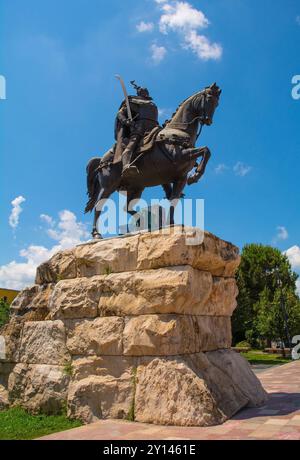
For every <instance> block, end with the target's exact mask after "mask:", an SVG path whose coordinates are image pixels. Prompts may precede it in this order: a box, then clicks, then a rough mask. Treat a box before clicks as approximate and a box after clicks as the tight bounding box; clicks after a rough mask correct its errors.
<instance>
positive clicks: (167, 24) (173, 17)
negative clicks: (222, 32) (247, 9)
mask: <svg viewBox="0 0 300 460" xmlns="http://www.w3.org/2000/svg"><path fill="white" fill-rule="evenodd" d="M156 3H158V4H159V7H160V9H161V11H162V14H161V17H160V19H159V30H160V32H161V33H163V34H165V35H166V34H168V33H169V32H177V33H179V35H180V36H181V37H182V39H183V48H185V49H190V50H191V51H192V52H193V53H195V54H196V55H197V57H198V58H199V59H203V60H208V59H220V57H221V56H222V53H223V49H222V46H221V45H220V44H218V43H212V42H211V41H210V40H209V39H208V38H207V37H206V36H205V35H203V34H199V33H198V31H199V30H203V29H206V28H207V27H208V26H209V24H210V22H209V20H208V18H207V17H206V16H205V14H204V13H203V12H202V11H201V10H199V9H196V8H194V7H193V6H192V5H191V4H190V3H188V2H185V1H174V2H171V1H158V0H156Z"/></svg>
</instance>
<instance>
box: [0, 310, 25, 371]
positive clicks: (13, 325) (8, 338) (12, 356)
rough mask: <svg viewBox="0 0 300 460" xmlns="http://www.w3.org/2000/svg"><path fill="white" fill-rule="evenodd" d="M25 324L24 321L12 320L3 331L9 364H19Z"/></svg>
mask: <svg viewBox="0 0 300 460" xmlns="http://www.w3.org/2000/svg"><path fill="white" fill-rule="evenodd" d="M23 324H24V321H23V320H19V319H16V318H12V319H11V320H10V322H9V323H8V324H6V325H5V326H4V327H3V328H2V329H1V335H2V337H3V338H4V342H5V361H7V362H11V363H17V362H19V351H20V342H21V335H22V330H23Z"/></svg>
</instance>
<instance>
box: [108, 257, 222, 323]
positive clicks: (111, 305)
mask: <svg viewBox="0 0 300 460" xmlns="http://www.w3.org/2000/svg"><path fill="white" fill-rule="evenodd" d="M212 285H213V280H212V276H211V274H210V273H208V272H203V271H202V272H201V271H199V270H194V269H193V268H192V267H189V266H179V267H168V268H161V269H158V270H145V271H135V272H124V273H117V274H111V275H109V276H107V277H104V278H103V280H102V295H101V297H100V301H99V311H100V314H101V315H113V314H115V315H120V316H124V315H140V314H151V313H190V314H195V313H196V312H198V311H201V307H202V306H203V305H204V304H205V303H206V302H207V301H208V299H209V296H210V294H211V292H212Z"/></svg>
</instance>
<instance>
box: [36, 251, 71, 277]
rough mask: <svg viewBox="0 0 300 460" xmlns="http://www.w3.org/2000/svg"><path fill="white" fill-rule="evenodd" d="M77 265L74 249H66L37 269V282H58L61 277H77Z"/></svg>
mask: <svg viewBox="0 0 300 460" xmlns="http://www.w3.org/2000/svg"><path fill="white" fill-rule="evenodd" d="M76 276H77V267H76V261H75V255H74V250H73V249H65V250H64V251H60V252H58V253H57V254H55V255H54V256H53V257H51V259H50V260H48V261H47V262H44V263H43V264H41V265H40V266H39V267H38V268H37V271H36V278H35V282H36V284H45V283H57V282H58V281H59V280H61V279H69V278H76Z"/></svg>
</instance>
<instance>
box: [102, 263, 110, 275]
mask: <svg viewBox="0 0 300 460" xmlns="http://www.w3.org/2000/svg"><path fill="white" fill-rule="evenodd" d="M111 273H112V269H111V268H110V266H109V265H108V266H107V267H105V269H104V274H105V275H110V274H111Z"/></svg>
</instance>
